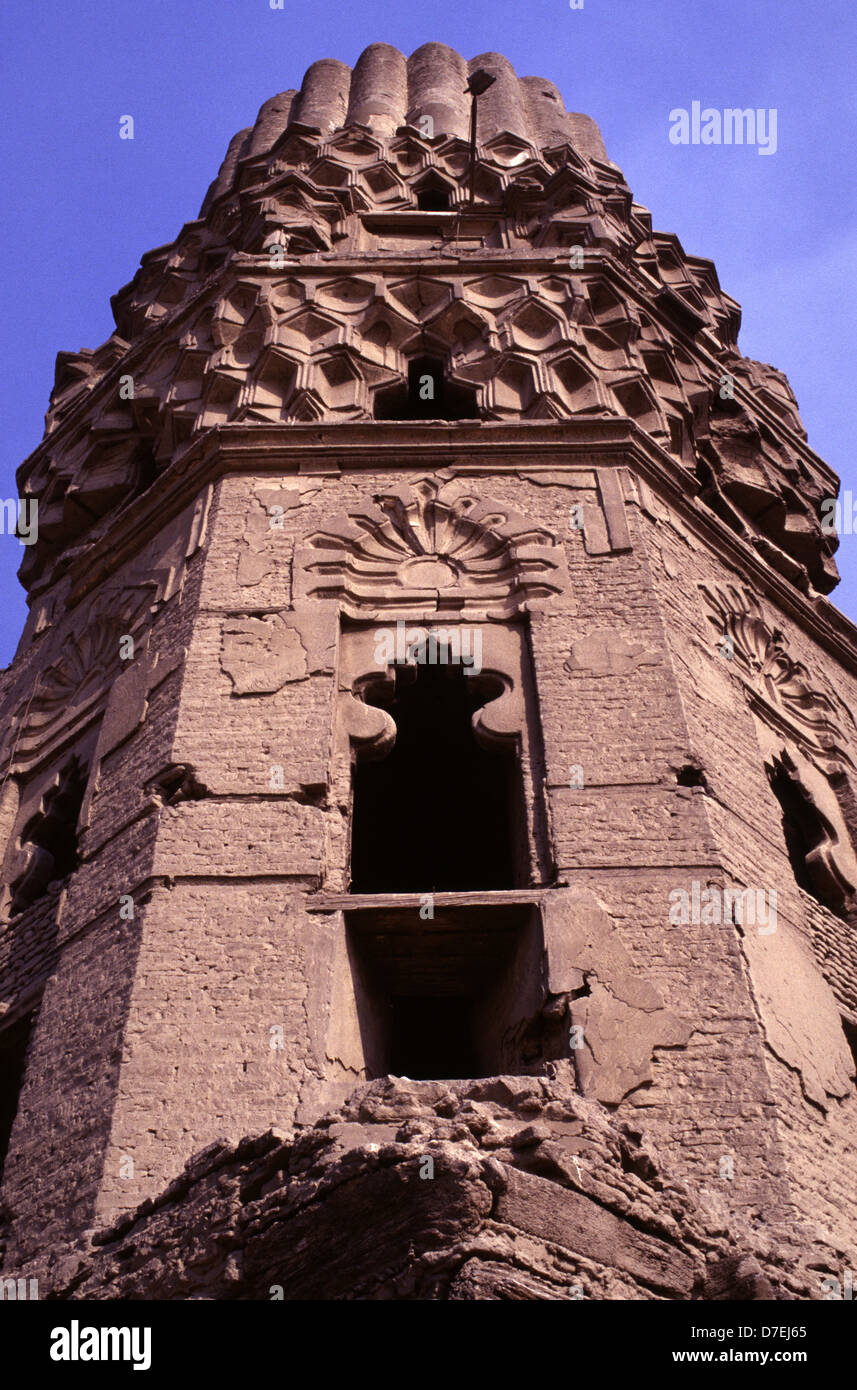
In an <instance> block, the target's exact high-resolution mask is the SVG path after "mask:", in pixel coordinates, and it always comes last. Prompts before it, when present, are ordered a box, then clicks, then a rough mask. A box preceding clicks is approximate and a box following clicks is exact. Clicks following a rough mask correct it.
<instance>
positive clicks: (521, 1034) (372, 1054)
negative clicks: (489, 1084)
mask: <svg viewBox="0 0 857 1390" xmlns="http://www.w3.org/2000/svg"><path fill="white" fill-rule="evenodd" d="M346 921H347V929H348V950H349V958H350V961H351V971H352V977H353V980H354V985H355V1000H356V1003H357V1014H358V1021H359V1028H360V1042H361V1048H362V1053H363V1059H364V1066H365V1070H366V1072H367V1073H368V1075H369V1076H370V1077H377V1076H386V1075H388V1074H392V1075H394V1076H407V1077H410V1078H411V1079H412V1080H414V1081H427V1080H455V1079H458V1080H461V1079H467V1078H469V1077H477V1076H496V1075H498V1074H501V1075H502V1074H504V1073H505V1074H506V1075H541V1074H543V1073H544V1070H545V1066H546V1059H545V1057H544V1056H542V1055H538V1050H537V1049H535V1050H534V1049H533V1047H532V1046H531V1045H530V1038H529V1033H528V1022H529V1020H530V1019H531V1018H533V1017H536V1016H537V1015H538V1012H539V1010H540V1009H541V1007H542V1004H543V1002H544V982H543V978H542V976H543V958H544V936H543V932H542V928H541V920H540V916H539V912H538V909H536V908H534V907H533V906H532V905H530V904H494V905H492V906H490V907H466V908H462V907H443V906H441V905H438V907H437V909H436V911H435V914H434V916H433V917H432V918H430V919H427V920H425V921H423V920H422V919H421V918H420V916H419V914H418V913H417V911H416V910H415V909H414V908H412V907H411V908H401V907H399V908H392V907H391V908H373V909H371V910H362V911H357V912H353V913H351V912H349V913H347V914H346Z"/></svg>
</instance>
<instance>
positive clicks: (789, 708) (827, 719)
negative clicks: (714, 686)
mask: <svg viewBox="0 0 857 1390" xmlns="http://www.w3.org/2000/svg"><path fill="white" fill-rule="evenodd" d="M700 588H701V590H702V593H703V595H704V597H705V599H706V602H707V605H708V615H707V616H708V619H709V621H710V622H711V623H712V624H713V626H714V627H716V628H717V630H718V632H719V634H720V640H721V643H723V642H726V643H728V644H729V649H730V650H731V651H732V653H733V660H732V664H733V667H734V670H735V671H736V673H737V674H738V676H739V677H740V678H741V680H742V681H743V682H744V685H745V687H746V688H747V691H748V696H749V698H750V703H751V705H752V707H753V709H754V710H756V711H757V712H758V713H759V714H761V715H762V717H764V718H766V719H767V720H768V722H769V723H772V724H773V725H774V726H775V727H776V728H778V729H779V730H781V731H782V732H783V733H785V734H786V736H788V737H791V738H793V739H794V740H795V741H796V742H797V744H798V746H799V747H800V748H801V749H803V750H804V752H806V754H807V755H808V756H809V757H810V758H812V759H813V761H815V762H816V763H817V764H818V766H819V767H821V768H822V770H824V771H826V772H835V771H841V770H842V769H843V766H844V765H847V766H849V767H853V765H854V764H853V761H852V758H851V757H850V755H849V753H848V751H847V745H848V742H849V737H848V736H847V735H846V733H845V728H846V727H847V724H846V721H849V722H850V723H851V725H852V728H853V719H852V718H851V716H850V715H849V713H848V710H847V708H846V706H845V705H844V704H843V703H842V701H841V700H839V699H837V698H836V697H835V696H834V695H833V694H832V693H829V692H828V691H826V690H823V689H822V688H821V687H820V686H819V685H818V684H816V683H815V682H814V681H813V679H812V677H811V675H810V673H809V671H808V670H807V669H806V667H805V666H804V665H803V664H802V663H801V662H799V661H796V660H795V659H794V657H792V656H791V655H790V654H789V651H788V639H787V638H786V637H785V636H784V634H783V633H782V631H781V630H780V629H779V628H776V627H772V626H771V625H770V623H769V622H768V621H767V619H766V618H765V616H764V613H763V610H762V606H761V604H760V603H759V601H758V599H756V598H755V596H754V595H753V594H751V593H750V592H749V590H747V589H744V588H741V587H740V586H739V585H737V584H713V583H706V584H701V585H700ZM850 733H851V730H849V734H850Z"/></svg>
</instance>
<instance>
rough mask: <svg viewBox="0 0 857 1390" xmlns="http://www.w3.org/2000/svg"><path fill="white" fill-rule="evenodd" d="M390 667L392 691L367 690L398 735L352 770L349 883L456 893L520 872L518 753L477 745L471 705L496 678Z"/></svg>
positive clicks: (370, 889) (512, 882)
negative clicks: (375, 757) (386, 750)
mask: <svg viewBox="0 0 857 1390" xmlns="http://www.w3.org/2000/svg"><path fill="white" fill-rule="evenodd" d="M448 656H449V648H445V647H442V646H440V647H438V648H437V657H438V661H437V664H418V665H416V666H401V667H398V668H396V681H395V691H394V693H393V694H392V698H391V695H390V692H389V687H388V686H384V687H381V688H380V689H378V688H376V692H375V694H374V695H373V692H372V690H371V689H370V690H368V691H367V692H366V698H367V702H368V703H369V704H375V705H378V706H383V707H385V708H386V709H387V710H388V712H389V713H390V714H391V715H392V717H393V719H394V721H395V723H396V728H397V736H396V741H395V744H394V745H393V749H392V752H391V753H390V754H388V756H387V757H386V758H384V759H383V760H382V761H380V762H361V763H358V764H357V766H356V767H355V769H354V804H353V822H352V842H351V890H352V892H354V893H407V892H412V893H413V892H420V893H421V892H432V891H438V892H444V891H446V892H465V891H467V890H473V889H484V890H491V889H501V888H514V887H517V886H520V885H521V884H522V883H523V882H525V881H526V873H527V869H526V867H525V866H526V864H527V853H526V840H525V831H524V829H523V827H524V825H525V818H524V815H523V807H522V804H521V802H522V790H521V779H520V768H519V763H518V759H517V757H516V756H515V753H514V752H513V751H509V752H508V753H505V752H499V751H496V750H494V749H493V748H492V749H487V748H483V747H482V746H481V745H480V744H479V743H478V742H477V740H476V737H475V735H474V732H473V727H472V720H473V715H474V713H475V711H476V710H477V709H478V708H479V707H480V706H482V705H484V704H486V703H487V702H488V701H489V700H491V699H493V698H495V697H496V696H497V695H499V694H500V693H501V692H502V689H503V687H502V684H501V682H500V681H499V679H498V678H497V677H489V676H486V675H484V674H483V675H481V676H480V675H465V674H464V669H463V667H462V665H460V664H458V665H450V664H447V662H448Z"/></svg>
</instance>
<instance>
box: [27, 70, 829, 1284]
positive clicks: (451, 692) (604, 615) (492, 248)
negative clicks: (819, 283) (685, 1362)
mask: <svg viewBox="0 0 857 1390" xmlns="http://www.w3.org/2000/svg"><path fill="white" fill-rule="evenodd" d="M474 108H475V112H476V136H475V146H474V147H473V148H474V149H475V157H472V155H471V143H470V141H471V115H472V110H473V109H474ZM113 307H114V312H115V318H116V331H115V333H114V334H113V335H112V336H111V337H110V338H109V339H108V340H107V342H106V343H104V344H103V345H102V346H101V347H99V348H97V349H95V350H91V351H90V350H85V351H81V352H79V353H60V355H59V357H58V360H57V374H56V383H55V386H54V390H53V394H52V396H51V404H50V409H49V411H48V415H47V427H46V433H45V437H44V440H43V442H42V443H41V444H40V445H39V447H38V448H37V449H36V450H35V452H34V453H33V454H32V455H31V457H30V458H29V459H28V460H27V461H26V463H25V464H24V465H22V468H21V471H20V474H19V480H20V489H21V495H22V497H23V498H25V499H38V539H37V541H36V542H35V543H33V544H31V545H29V546H28V548H27V549H26V552H25V560H24V564H23V566H22V570H21V580H22V582H23V584H24V585H25V587H26V589H27V591H28V595H29V604H30V614H29V618H28V621H27V624H26V628H25V631H24V635H23V637H22V640H21V645H20V648H19V651H18V654H17V656H16V658H15V661H14V663H13V665H12V666H11V667H10V668H9V669H8V670H7V671H5V672H4V673H2V677H0V682H2V684H0V699H2V712H3V718H2V737H3V782H2V806H0V819H2V831H3V833H2V847H3V853H4V854H5V860H4V885H5V886H4V890H3V898H2V923H0V1050H2V1059H3V1096H2V1105H3V1111H2V1124H3V1129H2V1133H0V1138H2V1141H3V1157H4V1166H3V1175H2V1177H3V1186H2V1203H3V1206H2V1222H3V1224H2V1232H3V1239H4V1243H5V1257H4V1263H3V1266H2V1274H3V1275H4V1276H8V1277H15V1276H20V1275H24V1274H27V1273H35V1274H38V1276H39V1277H40V1280H41V1281H42V1282H43V1284H44V1286H45V1287H46V1288H49V1289H51V1290H52V1291H54V1292H56V1293H59V1294H60V1295H61V1296H65V1297H79V1296H84V1295H85V1296H88V1297H115V1296H136V1297H139V1296H143V1297H150V1298H152V1297H190V1296H212V1297H239V1298H267V1297H269V1296H270V1294H269V1289H270V1287H271V1286H273V1285H277V1286H279V1288H280V1292H281V1293H282V1292H283V1290H285V1292H284V1294H283V1296H285V1297H287V1298H290V1297H315V1298H344V1297H360V1298H375V1297H378V1298H381V1297H384V1298H452V1299H467V1298H497V1297H512V1298H531V1297H536V1298H546V1299H550V1298H575V1297H593V1298H651V1297H667V1298H673V1299H682V1298H690V1297H700V1296H701V1297H711V1298H714V1297H728V1296H735V1293H736V1290H737V1291H738V1292H739V1293H741V1294H742V1295H743V1296H753V1295H755V1296H762V1297H764V1296H770V1294H771V1291H772V1290H773V1291H774V1292H776V1294H777V1296H779V1297H786V1298H789V1297H820V1296H821V1292H820V1287H819V1286H820V1280H821V1279H822V1277H823V1276H829V1277H830V1278H831V1279H835V1278H839V1277H840V1276H841V1271H842V1269H844V1268H849V1267H850V1268H852V1269H853V1268H854V1265H855V1239H857V1221H855V1212H854V1206H853V1200H852V1198H853V1192H854V1190H855V1188H857V1146H855V1137H857V1090H855V1082H854V1073H855V1062H854V1051H853V1049H854V1038H855V1025H857V939H856V938H855V925H857V900H856V899H855V889H857V859H855V851H854V836H855V834H857V802H855V790H856V789H857V781H855V778H857V771H855V767H857V727H855V720H854V717H853V714H852V711H853V710H854V709H855V708H857V642H855V638H857V633H856V632H855V629H854V627H853V626H852V625H851V624H850V623H849V622H848V621H847V620H846V619H845V618H843V617H842V615H841V614H839V613H838V612H837V610H836V609H835V608H834V607H832V605H831V604H830V602H829V601H828V599H827V598H826V597H825V594H826V593H827V592H828V591H829V590H830V589H831V588H832V587H833V586H834V584H835V582H836V570H835V566H834V564H833V560H832V553H833V550H834V547H835V537H834V536H832V535H830V534H827V533H826V532H825V529H824V527H823V525H822V522H821V520H820V516H819V512H820V508H821V506H822V504H823V502H824V500H825V499H826V498H832V497H834V496H835V493H836V487H837V480H836V478H835V477H834V475H833V474H832V473H831V471H830V470H829V469H828V468H827V467H826V466H825V464H824V463H823V462H822V461H821V460H820V459H819V458H818V457H816V455H815V454H813V453H812V451H811V450H810V449H809V448H808V446H807V443H806V435H805V431H804V429H803V427H802V425H801V421H800V418H799V416H798V413H797V407H796V403H795V400H794V397H793V396H792V393H791V391H790V389H789V386H788V383H787V381H786V379H785V377H784V376H783V375H782V374H781V373H780V372H779V371H777V370H776V369H774V368H772V367H769V366H767V365H765V364H762V363H758V362H754V361H750V360H748V359H747V358H746V357H743V356H742V355H741V353H740V352H739V350H738V348H737V346H736V340H737V334H738V326H739V320H740V313H739V309H738V306H737V305H736V303H735V302H734V300H732V299H730V298H729V297H728V296H727V295H726V294H724V293H723V291H722V290H721V289H720V285H719V282H718V278H717V274H716V272H715V269H714V266H713V265H712V263H711V262H710V261H707V260H704V259H701V258H699V257H696V256H689V255H687V254H686V253H685V251H684V250H683V248H682V246H681V244H680V243H679V241H678V239H677V238H676V237H674V236H671V235H668V234H665V233H660V232H655V231H653V230H652V223H651V217H650V215H649V213H648V212H647V210H646V208H645V207H643V206H641V205H640V204H639V203H637V202H635V201H634V198H633V196H632V194H631V193H630V191H629V189H628V187H627V185H626V183H625V181H624V179H623V176H622V174H621V172H620V170H619V169H618V168H617V167H616V165H614V164H613V163H612V162H611V161H610V160H609V158H608V157H607V153H606V151H605V149H604V146H603V143H602V140H601V136H600V134H599V131H598V129H597V127H596V126H595V125H594V123H593V122H592V121H591V120H590V119H589V118H588V117H586V116H582V115H577V114H569V113H567V112H566V110H565V108H564V105H563V102H562V100H561V98H560V94H559V92H558V91H557V88H556V87H555V86H554V85H553V84H552V83H551V82H548V81H544V80H543V79H541V78H535V77H523V78H518V77H517V76H516V75H515V73H514V72H513V70H512V68H511V66H510V65H509V63H508V62H507V61H506V60H505V59H504V58H502V57H501V56H499V55H497V54H494V53H487V54H482V55H481V56H479V57H478V58H474V59H473V60H472V61H471V62H469V63H468V62H466V61H465V60H464V59H463V58H462V57H460V56H459V55H458V54H457V53H455V52H453V51H452V50H451V49H449V48H447V47H445V46H444V45H442V44H437V43H430V44H426V45H425V46H424V47H422V48H420V49H419V50H418V51H417V52H416V53H414V54H413V55H412V56H411V57H410V58H408V59H406V58H405V57H404V56H403V55H402V54H401V53H399V52H398V51H397V50H395V49H393V48H390V47H388V46H387V45H384V44H374V45H372V46H371V47H370V48H368V49H367V50H366V51H365V52H364V53H363V54H362V55H361V57H360V59H359V61H358V62H357V64H356V66H355V68H354V69H353V71H352V70H350V69H349V68H348V67H346V66H345V65H344V64H343V63H340V62H336V61H334V60H329V59H325V60H322V61H320V62H317V63H314V64H313V66H312V67H311V68H310V69H309V70H308V72H307V73H306V76H305V77H304V80H303V85H302V86H301V88H300V90H299V91H287V92H283V93H281V94H280V95H278V96H275V97H273V98H271V100H270V101H267V102H266V103H265V104H264V106H263V107H262V109H261V111H260V112H259V116H258V118H257V120H256V122H255V124H254V125H253V126H252V127H250V128H248V129H246V130H242V131H241V132H239V134H238V135H236V136H235V138H234V140H233V141H232V143H231V144H230V146H229V150H228V153H227V156H226V159H225V161H224V163H223V166H222V168H221V170H220V173H219V174H218V177H217V179H216V180H215V182H214V183H213V184H212V185H211V188H210V189H209V192H208V194H207V195H206V198H205V201H204V203H203V205H202V209H201V212H200V214H199V217H197V218H196V219H195V220H194V221H192V222H189V223H187V224H186V225H185V226H184V227H183V229H182V230H181V232H180V233H179V235H178V236H177V237H176V239H175V241H174V242H172V243H171V244H170V245H168V246H165V247H160V248H158V249H156V250H154V251H152V252H150V253H148V254H147V255H145V256H144V257H143V260H142V265H141V268H140V269H139V271H138V272H137V274H136V276H135V277H134V279H133V281H132V282H131V283H130V285H128V286H126V288H124V289H123V290H121V291H120V292H119V294H118V295H117V296H116V297H115V299H114V301H113ZM191 1159H193V1161H192V1162H190V1163H189V1166H188V1167H185V1165H186V1164H188V1161H189V1160H191ZM179 1175H181V1177H180V1180H179V1181H177V1182H176V1181H175V1180H176V1179H177V1178H179ZM141 1204H142V1205H141ZM343 1231H347V1232H348V1234H349V1237H350V1239H349V1241H348V1256H347V1263H346V1264H343V1259H344V1256H342V1255H341V1254H337V1251H338V1250H340V1249H341V1241H340V1242H339V1244H338V1243H337V1242H338V1238H339V1237H341V1235H342V1232H343ZM95 1232H98V1233H99V1234H98V1236H97V1240H96V1242H95V1243H94V1244H93V1243H92V1236H93V1233H95ZM129 1252H131V1253H134V1252H136V1254H135V1259H134V1260H132V1261H130V1263H129V1260H128V1255H129ZM132 1271H133V1272H132ZM275 1296H276V1295H275Z"/></svg>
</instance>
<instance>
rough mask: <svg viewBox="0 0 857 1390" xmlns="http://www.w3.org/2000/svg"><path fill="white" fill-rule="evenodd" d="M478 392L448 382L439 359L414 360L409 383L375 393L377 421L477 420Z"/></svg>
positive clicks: (409, 368)
mask: <svg viewBox="0 0 857 1390" xmlns="http://www.w3.org/2000/svg"><path fill="white" fill-rule="evenodd" d="M478 418H479V407H478V404H477V399H476V388H475V387H473V386H466V385H465V386H462V385H460V384H459V383H458V382H455V381H448V380H447V379H446V377H445V376H444V370H443V363H442V362H441V361H440V360H439V359H438V358H436V357H414V358H412V359H411V361H410V362H409V363H408V379H407V381H406V382H404V381H403V382H399V383H398V384H397V385H395V386H388V387H386V388H385V389H384V390H382V391H376V392H375V419H376V420H476V419H478Z"/></svg>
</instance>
